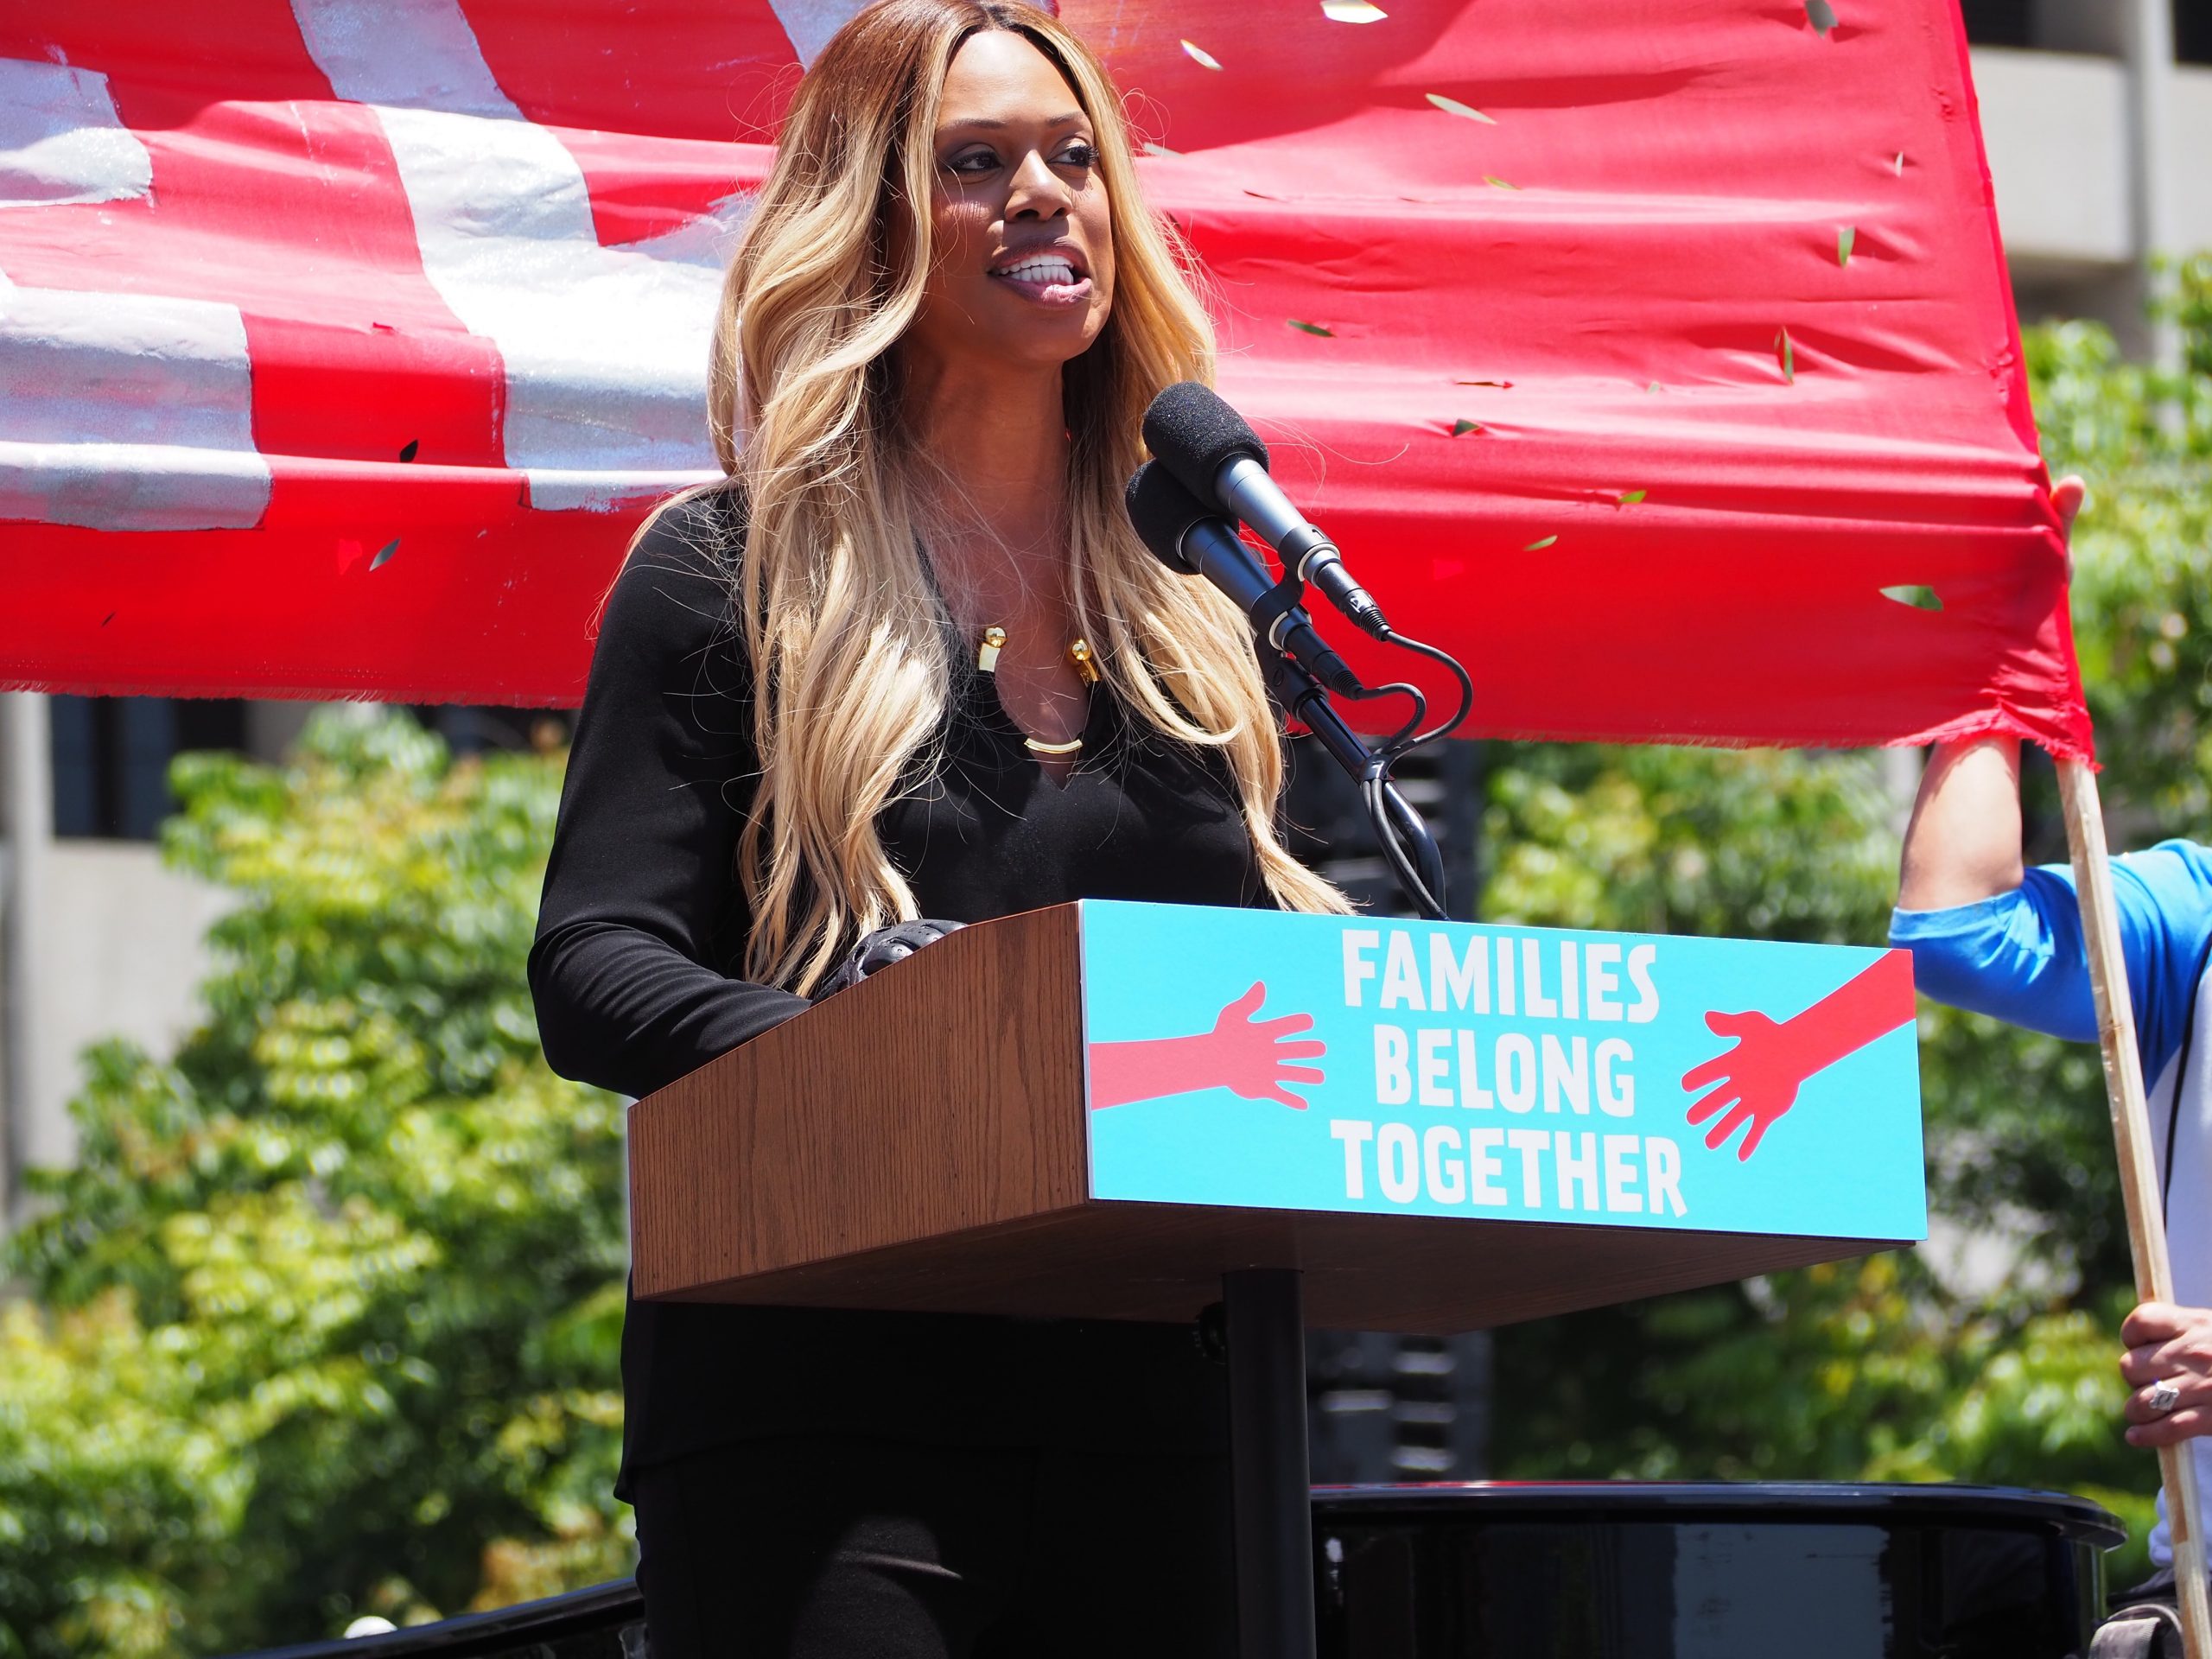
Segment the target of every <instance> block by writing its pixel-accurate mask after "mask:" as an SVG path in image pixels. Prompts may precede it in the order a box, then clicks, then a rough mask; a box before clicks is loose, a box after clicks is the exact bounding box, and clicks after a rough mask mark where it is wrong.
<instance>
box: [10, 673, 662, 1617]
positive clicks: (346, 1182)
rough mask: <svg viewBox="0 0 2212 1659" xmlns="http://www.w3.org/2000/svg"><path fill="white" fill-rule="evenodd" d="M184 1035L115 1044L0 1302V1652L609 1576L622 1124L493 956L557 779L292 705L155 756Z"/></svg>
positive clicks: (441, 1603) (45, 1179) (444, 1604)
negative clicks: (202, 923) (260, 723)
mask: <svg viewBox="0 0 2212 1659" xmlns="http://www.w3.org/2000/svg"><path fill="white" fill-rule="evenodd" d="M174 781H175V789H176V792H177V794H178V796H179V798H180V799H181V802H182V804H183V810H182V813H181V816H180V817H178V818H176V819H175V820H174V821H173V822H172V823H170V824H169V825H168V829H167V832H166V847H165V852H166V855H167V856H168V859H169V861H171V862H172V863H173V864H175V866H177V867H178V868H182V869H186V870H190V871H193V872H195V873H197V874H200V875H202V876H204V877H206V878H207V879H208V880H212V881H214V882H217V883H219V884H220V885H222V886H223V887H227V888H229V889H231V890H232V892H233V893H236V894H237V895H238V899H239V904H238V907H237V908H236V909H235V910H234V911H232V912H231V913H230V914H229V915H228V916H227V917H226V918H225V919H224V920H223V921H222V922H220V923H219V925H217V926H216V928H215V930H214V933H213V941H212V942H213V946H214V949H215V951H216V954H217V958H218V963H219V966H218V970H217V971H216V973H215V974H214V975H213V977H212V978H211V979H210V980H209V981H208V982H207V984H206V985H205V986H204V987H203V995H204V998H205V1001H206V1005H207V1020H206V1023H205V1024H204V1025H203V1026H201V1027H200V1029H199V1030H198V1031H197V1032H195V1033H194V1034H193V1035H192V1036H191V1037H190V1038H189V1039H188V1040H187V1041H186V1042H185V1043H184V1044H183V1046H181V1049H180V1050H179V1052H177V1054H176V1055H175V1058H174V1059H173V1060H172V1061H170V1062H168V1063H163V1062H162V1061H160V1060H157V1059H156V1058H153V1057H151V1056H149V1055H147V1054H145V1053H143V1052H140V1051H138V1050H137V1049H136V1048H133V1047H131V1046H127V1045H124V1044H120V1043H111V1044H108V1045H106V1046H102V1047H100V1048H99V1049H97V1050H95V1051H94V1052H92V1054H91V1055H90V1056H89V1057H88V1059H87V1067H86V1078H85V1084H84V1087H83V1089H82V1090H81V1092H80V1093H79V1096H78V1098H77V1100H76V1102H75V1103H74V1107H73V1110H74V1112H75V1115H76V1117H77V1120H78V1122H79V1126H80V1131H81V1135H82V1138H83V1153H82V1159H81V1161H80V1163H79V1166H77V1167H76V1168H75V1169H73V1170H70V1171H67V1172H66V1173H50V1174H47V1175H44V1176H41V1177H40V1178H39V1185H40V1189H41V1192H42V1194H43V1197H44V1199H45V1202H46V1204H47V1205H48V1209H47V1213H46V1214H45V1216H44V1217H43V1218H42V1219H41V1220H40V1221H39V1222H38V1223H37V1224H35V1225H33V1226H32V1227H30V1228H29V1229H28V1230H25V1231H23V1232H22V1233H21V1234H19V1235H18V1236H16V1239H14V1240H13V1241H12V1242H11V1245H10V1257H11V1260H10V1268H11V1270H12V1271H13V1273H14V1274H16V1275H19V1276H20V1278H21V1279H22V1280H23V1281H27V1282H28V1285H29V1289H30V1291H31V1293H32V1294H31V1296H30V1297H29V1298H28V1299H24V1300H16V1301H15V1302H13V1303H12V1304H10V1305H9V1306H6V1307H5V1308H4V1309H0V1655H4V1656H8V1659H17V1656H22V1659H48V1656H57V1659H58V1656H61V1655H65V1654H67V1655H73V1656H108V1655H112V1656H155V1655H166V1654H173V1653H189V1652H219V1651H225V1650H232V1649H238V1648H241V1647H247V1646H256V1645H263V1644H268V1643H279V1642H286V1641H297V1640H302V1639H305V1638H308V1637H317V1636H324V1635H333V1634H335V1633H337V1631H338V1630H340V1629H342V1628H343V1627H344V1625H345V1624H346V1622H347V1621H348V1620H349V1619H350V1618H353V1617H354V1616H355V1615H357V1614H358V1613H360V1612H364V1611H377V1612H381V1613H383V1614H385V1615H386V1616H387V1617H391V1618H395V1619H399V1620H403V1621H404V1620H410V1619H416V1618H427V1617H433V1616H436V1615H439V1614H444V1613H451V1612H457V1611H462V1610H464V1609H466V1608H467V1607H468V1606H469V1605H472V1603H481V1604H483V1605H500V1604H503V1603H505V1602H507V1601H511V1600H513V1599H519V1598H521V1597H524V1596H528V1595H531V1594H538V1593H545V1592H550V1591H552V1590H556V1589H561V1588H566V1587H569V1586H570V1585H572V1584H576V1583H588V1582H593V1581H594V1580H601V1579H606V1578H611V1577H614V1576H617V1575H619V1574H620V1573H622V1572H624V1571H626V1569H627V1563H628V1559H629V1553H630V1546H629V1540H628V1537H627V1536H626V1534H625V1533H624V1531H623V1530H622V1529H621V1528H620V1526H619V1525H618V1523H617V1522H616V1520H615V1518H614V1517H615V1506H614V1505H613V1503H612V1500H611V1499H610V1498H609V1497H607V1487H608V1485H609V1484H610V1482H611V1480H612V1478H613V1465H614V1462H615V1459H616V1455H617V1450H618V1441H619V1435H620V1396H619V1392H618V1383H617V1378H616V1357H615V1353H616V1343H617V1339H618V1336H619V1332H620V1321H621V1306H622V1283H621V1275H622V1271H623V1266H624V1260H625V1243H624V1238H623V1227H622V1212H621V1197H620V1180H621V1173H620V1172H621V1143H620V1117H619V1109H618V1105H617V1103H616V1102H615V1101H614V1100H613V1098H612V1097H610V1096H607V1095H604V1094H602V1093H601V1092H599V1091H597V1090H590V1089H585V1088H581V1087H578V1086H576V1085H575V1084H569V1083H565V1082H563V1081H562V1080H560V1079H558V1078H556V1077H554V1076H553V1075H552V1074H551V1073H550V1072H549V1071H547V1070H546V1068H545V1064H544V1061H543V1058H542V1057H541V1055H540V1053H539V1052H538V1046H537V1027H536V1023H535V1020H533V1018H532V1014H531V1004H530V997H529V991H528V988H527V987H526V986H525V985H524V981H523V973H522V969H523V963H524V956H525V953H526V951H527V950H528V946H529V941H530V935H531V928H532V925H533V922H534V918H535V916H536V912H537V892H538V885H539V881H540V880H541V875H542V872H543V862H544V855H545V848H546V845H547V843H548V842H549V840H550V836H551V830H552V819H553V812H554V808H555V805H556V801H557V798H558V791H559V787H560V774H559V766H558V762H557V760H550V759H542V758H537V757H516V758H505V759H494V760H486V761H483V762H477V761H469V762H465V763H461V764H454V763H453V762H452V761H451V760H449V758H448V755H447V753H446V752H445V749H444V747H443V745H442V744H441V743H440V742H439V741H437V740H435V738H433V737H430V736H429V735H426V734H424V733H423V732H422V731H421V730H420V729H419V728H416V726H415V725H414V723H413V722H412V721H409V720H407V719H406V718H404V716H398V715H384V716H374V717H368V718H360V717H354V716H344V717H325V718H321V719H319V720H318V721H316V723H315V725H314V726H313V727H312V728H310V729H309V732H308V736H307V738H306V740H305V741H304V743H303V745H302V748H301V750H300V753H299V754H298V756H297V758H296V761H295V762H294V764H292V765H291V766H289V768H288V769H285V770H283V771H276V770H270V769H266V768H263V767H259V766H251V765H249V764H246V763H245V762H243V761H240V760H237V759H235V758H232V757H226V756H213V755H202V756H194V757H188V758H187V759H185V760H181V761H180V762H179V763H178V766H177V769H176V772H175V779H174Z"/></svg>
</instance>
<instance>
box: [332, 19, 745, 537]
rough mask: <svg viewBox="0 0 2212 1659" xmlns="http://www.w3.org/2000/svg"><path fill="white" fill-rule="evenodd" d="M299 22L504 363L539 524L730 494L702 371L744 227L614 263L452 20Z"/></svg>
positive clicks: (574, 186) (519, 456)
mask: <svg viewBox="0 0 2212 1659" xmlns="http://www.w3.org/2000/svg"><path fill="white" fill-rule="evenodd" d="M292 13H293V16H295V17H296V19H297V20H298V22H299V25H300V32H301V34H302V36H304V37H305V39H306V41H307V47H308V53H309V54H311V55H312V56H313V57H314V59H315V63H316V65H317V66H318V67H320V68H321V70H322V73H324V74H325V75H326V76H327V77H328V78H329V80H330V84H331V86H332V87H333V88H334V90H335V91H336V92H337V93H338V95H339V96H340V98H343V99H350V100H352V101H353V102H356V103H360V104H365V105H371V106H372V107H373V108H374V110H375V111H376V115H377V119H378V122H379V123H380V124H382V126H383V128H384V131H385V138H386V140H387V141H388V142H389V143H391V149H392V154H393V156H394V157H395V158H396V160H397V162H398V166H399V175H400V181H401V183H402V185H403V186H404V188H405V189H406V192H407V199H408V203H409V205H410V207H411V208H412V209H413V211H414V215H415V237H416V244H417V245H418V246H419V247H420V249H421V251H422V256H423V270H424V271H425V273H426V274H427V275H428V276H429V279H430V282H431V284H432V285H433V286H434V287H435V288H436V289H437V290H438V293H439V296H441V297H442V299H443V300H444V301H445V302H446V304H447V305H448V306H449V307H450V308H452V310H453V312H454V315H456V316H458V317H459V318H460V319H461V322H462V324H463V325H464V326H465V327H467V328H468V330H469V331H470V332H471V333H472V334H480V335H482V336H483V337H485V338H486V339H488V340H491V341H492V342H493V344H494V345H496V346H498V347H499V354H500V356H501V357H503V358H504V359H505V361H506V372H507V397H506V418H505V454H506V461H507V464H508V465H509V466H511V467H516V468H518V470H520V471H522V472H523V473H524V474H526V475H527V477H528V479H529V485H530V499H531V505H533V506H537V507H546V508H567V507H589V508H594V509H605V508H607V507H609V506H612V505H613V504H614V503H616V502H617V501H620V500H622V499H635V498H636V497H638V496H640V495H646V494H656V493H664V492H666V491H669V490H672V489H676V488H679V487H681V486H683V485H685V484H689V483H694V482H696V481H698V480H702V479H704V478H711V477H714V476H716V475H718V474H717V473H716V469H715V463H714V455H713V452H712V450H711V449H710V448H709V445H708V441H707V352H708V346H709V338H710V336H711V334H712V332H713V327H714V315H715V299H716V296H717V292H718V290H719V289H720V287H721V271H720V266H721V258H720V257H719V256H720V254H721V251H723V249H724V245H725V242H726V238H727V236H728V233H729V231H730V230H731V229H732V228H734V218H735V217H736V215H728V216H726V222H725V223H724V224H723V225H722V226H717V227H715V229H717V230H718V231H719V232H720V235H715V234H705V235H701V234H694V235H691V236H688V237H687V236H685V235H684V234H683V232H681V231H679V232H671V233H670V234H669V235H668V236H664V237H658V238H653V240H652V242H650V243H641V244H636V245H632V246H630V247H627V248H607V247H602V246H601V245H600V241H599V238H598V233H597V232H596V231H595V230H594V227H593V225H592V217H591V200H590V197H589V194H588V192H587V190H586V188H585V184H584V176H583V172H582V168H579V167H578V166H577V165H576V162H575V158H574V157H573V156H570V155H569V152H568V150H567V149H564V148H563V145H562V144H561V143H560V141H559V140H558V139H557V138H556V137H554V136H553V135H552V134H551V133H550V132H549V131H547V130H544V129H543V128H542V127H538V126H536V125H534V124H531V122H529V121H527V120H525V119H524V118H523V115H522V112H521V111H519V110H518V109H517V108H516V107H515V105H514V104H513V102H512V100H511V99H508V97H507V95H506V94H505V92H501V91H500V90H499V85H498V83H497V82H495V81H494V80H493V78H492V72H491V70H490V68H489V67H487V66H486V64H485V61H484V56H483V54H482V52H481V51H480V49H479V48H478V47H477V43H476V36H475V34H474V31H473V30H472V29H470V28H469V25H468V20H467V18H466V17H465V16H462V14H461V9H460V7H459V5H458V4H457V3H455V0H292ZM731 205H732V206H733V207H734V206H737V205H738V204H736V203H734V202H733V203H732V204H731Z"/></svg>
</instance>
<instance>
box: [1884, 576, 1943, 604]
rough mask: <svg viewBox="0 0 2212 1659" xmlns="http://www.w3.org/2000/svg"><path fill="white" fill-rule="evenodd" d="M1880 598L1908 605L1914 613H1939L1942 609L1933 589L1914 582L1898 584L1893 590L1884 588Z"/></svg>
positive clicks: (1940, 601) (1941, 602) (1939, 599)
mask: <svg viewBox="0 0 2212 1659" xmlns="http://www.w3.org/2000/svg"><path fill="white" fill-rule="evenodd" d="M1882 597H1883V598H1884V599H1893V600H1895V601H1897V603H1898V604H1900V605H1910V606H1911V607H1912V608H1913V609H1914V610H1916V611H1940V610H1942V608H1943V601H1942V599H1941V598H1940V597H1938V596H1937V594H1936V590H1935V589H1934V588H1929V587H1923V586H1922V585H1920V584H1918V583H1916V582H1899V583H1898V584H1897V586H1896V587H1894V588H1883V589H1882Z"/></svg>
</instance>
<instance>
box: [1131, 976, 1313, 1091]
mask: <svg viewBox="0 0 2212 1659" xmlns="http://www.w3.org/2000/svg"><path fill="white" fill-rule="evenodd" d="M1267 995H1268V988H1267V986H1266V984H1265V983H1264V982H1262V983H1260V984H1255V985H1254V986H1253V987H1252V988H1251V989H1250V990H1249V991H1247V992H1245V993H1244V995H1242V996H1240V997H1238V998H1237V999H1236V1001H1234V1002H1231V1003H1230V1005H1229V1006H1228V1007H1225V1008H1224V1009H1223V1010H1222V1011H1221V1014H1220V1017H1219V1018H1217V1019H1216V1020H1215V1021H1214V1022H1213V1029H1212V1030H1211V1031H1206V1032H1200V1033H1198V1034H1197V1035H1196V1036H1192V1037H1155V1038H1149V1039H1145V1040H1143V1041H1141V1042H1134V1043H1093V1044H1091V1046H1090V1107H1091V1109H1092V1110H1093V1111H1096V1110H1098V1109H1101V1108H1103V1107H1107V1106H1126V1105H1128V1103H1130V1102H1131V1101H1135V1100H1155V1099H1157V1098H1159V1097H1160V1096H1162V1095H1181V1094H1189V1093H1191V1092H1192V1091H1193V1090H1199V1089H1227V1090H1230V1092H1232V1093H1234V1094H1237V1095H1241V1096H1243V1097H1244V1098H1245V1099H1246V1100H1272V1101H1274V1102H1275V1103H1277V1104H1279V1105H1283V1106H1288V1107H1292V1108H1294V1109H1296V1110H1298V1111H1301V1112H1302V1111H1304V1110H1305V1109H1306V1103H1305V1102H1304V1101H1303V1100H1301V1099H1300V1098H1299V1096H1296V1095H1294V1094H1292V1093H1291V1092H1290V1091H1289V1090H1288V1089H1287V1087H1286V1085H1287V1084H1316V1083H1319V1082H1320V1081H1321V1080H1322V1073H1321V1071H1320V1068H1319V1067H1318V1066H1313V1065H1298V1064H1296V1062H1298V1061H1300V1060H1317V1059H1319V1058H1321V1056H1322V1055H1323V1054H1325V1053H1326V1052H1328V1045H1326V1044H1325V1043H1323V1042H1321V1041H1319V1040H1318V1039H1308V1040H1306V1041H1305V1042H1293V1041H1291V1040H1290V1039H1292V1038H1294V1037H1295V1036H1296V1035H1297V1034H1298V1033H1300V1032H1301V1031H1311V1030H1312V1029H1313V1015H1312V1014H1278V1015H1277V1016H1276V1017H1275V1018H1274V1019H1272V1020H1255V1019H1254V1018H1253V1017H1252V1016H1253V1015H1254V1014H1257V1013H1258V1012H1259V1010H1260V1005H1261V1003H1262V1002H1263V1001H1266V1000H1267Z"/></svg>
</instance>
